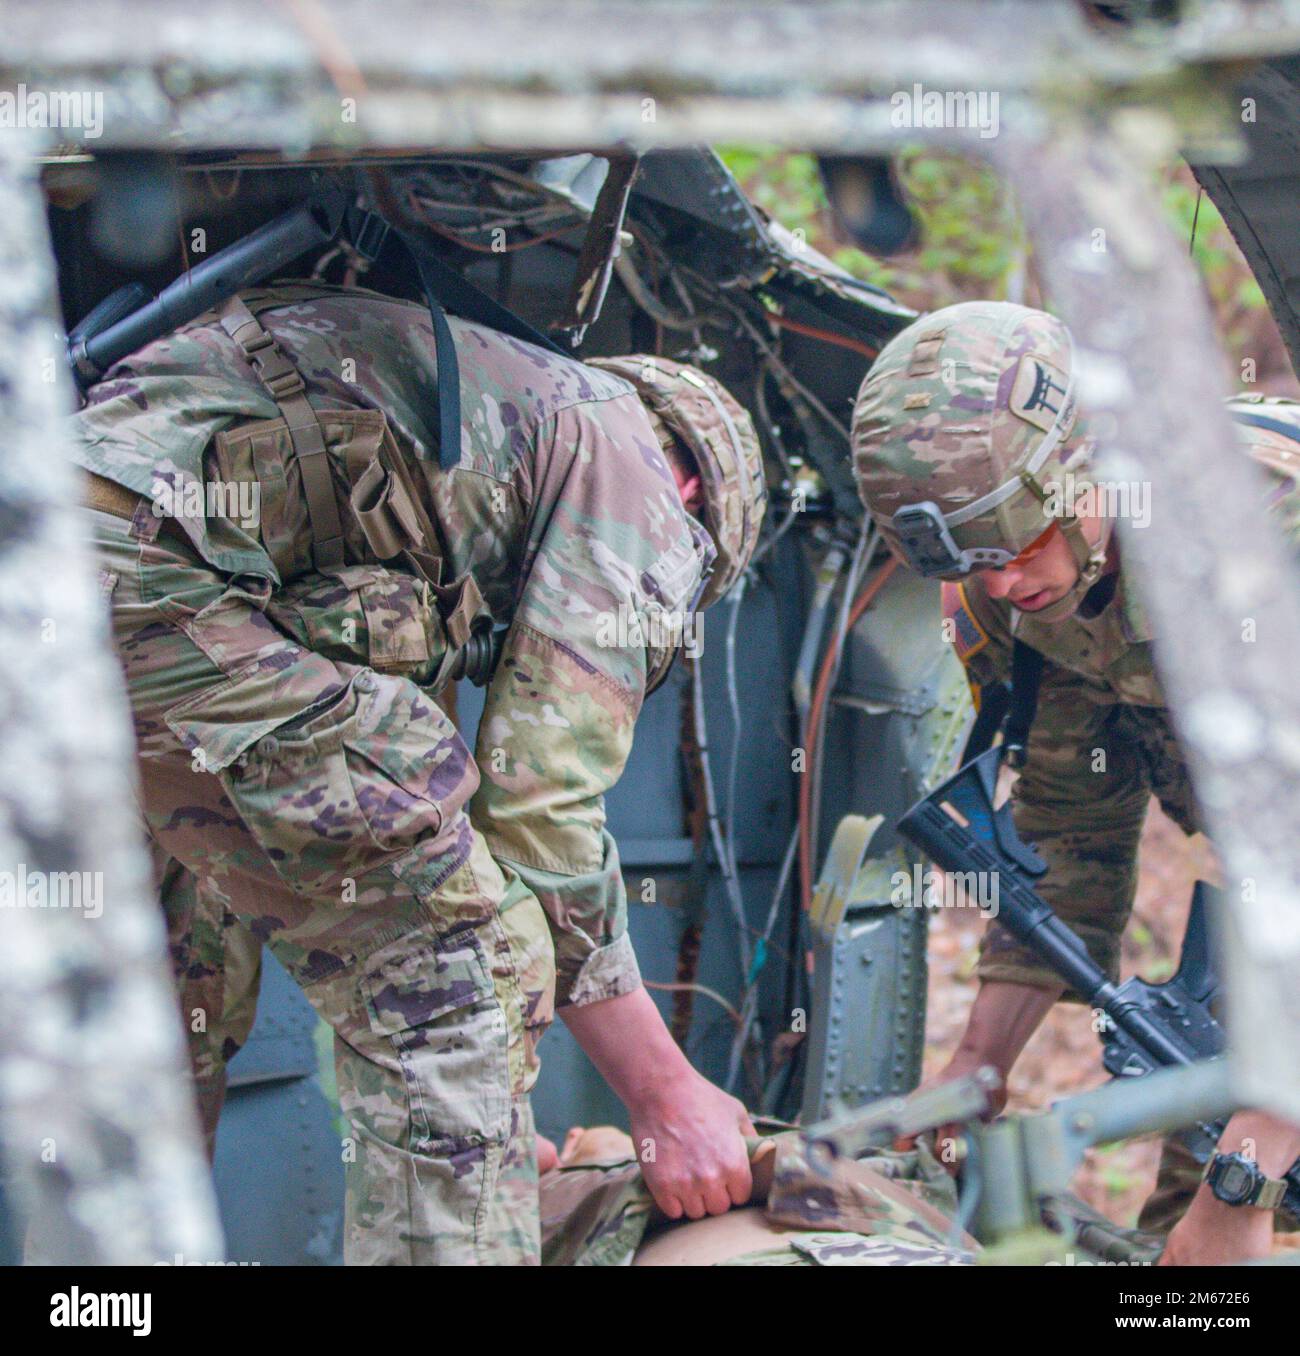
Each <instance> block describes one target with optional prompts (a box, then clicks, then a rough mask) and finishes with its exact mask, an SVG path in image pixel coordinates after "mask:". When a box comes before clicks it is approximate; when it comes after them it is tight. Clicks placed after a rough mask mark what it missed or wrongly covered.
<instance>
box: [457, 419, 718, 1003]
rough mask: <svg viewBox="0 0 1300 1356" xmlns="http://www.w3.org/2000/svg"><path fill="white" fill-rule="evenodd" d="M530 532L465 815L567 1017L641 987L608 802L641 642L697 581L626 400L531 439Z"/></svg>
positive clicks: (651, 446) (653, 445)
mask: <svg viewBox="0 0 1300 1356" xmlns="http://www.w3.org/2000/svg"><path fill="white" fill-rule="evenodd" d="M529 521H530V527H529V538H528V546H527V552H526V556H525V560H524V567H523V570H522V585H521V589H520V593H519V597H518V603H517V606H516V609H515V613H514V616H513V619H512V622H511V626H510V630H509V633H508V635H507V637H506V643H505V648H504V651H503V653H502V657H501V660H500V662H499V664H498V667H497V669H496V672H495V674H494V676H493V680H492V683H491V685H490V687H489V690H488V695H487V702H486V705H485V709H484V713H483V719H482V722H481V723H480V726H479V736H478V745H477V749H476V757H477V761H478V764H479V768H480V772H481V775H482V782H481V786H480V790H479V792H478V794H477V795H476V796H475V798H474V802H473V806H472V809H471V814H472V818H473V821H474V825H475V827H476V828H478V829H479V830H480V832H481V833H482V834H483V835H484V837H485V838H486V839H487V842H488V845H489V846H490V847H491V849H492V852H493V855H494V856H495V857H497V858H498V860H500V861H503V862H506V863H508V864H509V865H510V866H512V867H513V868H514V869H515V870H516V871H517V872H518V873H519V875H520V876H521V877H522V878H523V880H524V881H525V883H526V884H527V885H528V886H529V887H530V888H531V889H532V890H533V892H534V893H535V894H536V895H537V897H538V899H539V900H540V901H541V903H542V906H543V908H544V909H545V910H546V913H547V916H548V918H549V921H550V926H551V935H552V940H553V942H554V946H555V956H556V1000H555V1001H556V1006H557V1007H563V1006H565V1005H568V1004H585V1003H592V1002H596V1001H598V1000H600V999H603V998H613V997H616V996H618V995H620V994H624V993H628V992H631V991H632V990H634V989H636V988H638V987H639V985H640V982H641V980H640V974H639V971H638V968H637V962H636V956H635V953H634V952H633V950H632V944H631V941H630V939H629V937H628V935H627V896H626V891H625V888H624V885H623V878H622V872H621V869H620V864H619V856H618V849H617V846H616V845H615V843H614V840H613V838H612V837H611V836H610V834H609V833H608V831H607V830H606V828H605V802H604V795H605V792H606V790H608V788H609V787H611V786H612V785H613V784H614V783H615V782H616V781H617V780H618V778H619V776H620V775H621V774H622V772H623V767H624V765H625V764H626V762H627V757H628V753H629V751H630V749H631V746H632V734H633V729H634V727H635V724H636V718H637V715H638V714H639V712H640V709H641V703H642V701H643V699H644V695H645V684H646V643H647V640H648V639H650V638H655V639H659V638H662V635H663V634H664V632H663V629H662V628H663V627H665V626H671V624H672V617H673V614H674V613H676V614H677V615H678V616H680V615H681V614H682V613H684V610H685V608H686V607H687V606H688V605H689V602H690V600H691V599H692V597H693V596H694V593H695V590H696V588H697V586H698V582H699V578H700V568H701V567H700V561H699V555H698V553H697V551H696V547H695V538H694V534H693V530H692V526H691V522H690V519H689V518H688V517H687V516H686V514H685V512H684V511H683V509H682V507H681V502H680V499H679V497H678V494H677V490H676V487H675V484H674V482H673V480H672V477H671V475H670V474H669V471H668V468H667V465H666V463H665V462H664V459H663V456H662V453H661V452H660V450H659V446H658V443H657V441H656V440H655V438H654V435H653V432H652V431H651V429H650V425H649V423H648V420H647V418H646V416H645V414H644V412H643V411H642V409H641V405H640V402H639V401H638V400H637V399H636V397H635V396H632V395H628V396H626V397H622V398H619V399H614V400H610V401H606V402H603V403H600V404H595V405H592V406H577V407H574V408H572V409H569V410H565V411H561V412H560V413H559V414H557V415H555V416H553V418H552V419H551V420H550V422H549V424H548V425H547V426H546V427H545V428H544V430H543V432H542V434H541V435H540V436H539V446H538V451H537V457H536V463H535V468H534V484H533V494H532V504H531V508H530V520H529ZM656 628H658V629H656Z"/></svg>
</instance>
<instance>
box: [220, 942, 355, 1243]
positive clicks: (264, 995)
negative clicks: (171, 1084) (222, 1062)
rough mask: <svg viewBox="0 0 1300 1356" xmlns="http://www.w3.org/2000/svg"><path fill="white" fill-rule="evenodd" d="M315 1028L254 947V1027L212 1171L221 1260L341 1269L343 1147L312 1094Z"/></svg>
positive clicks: (325, 1107)
mask: <svg viewBox="0 0 1300 1356" xmlns="http://www.w3.org/2000/svg"><path fill="white" fill-rule="evenodd" d="M317 1024H318V1019H317V1017H316V1014H315V1013H314V1012H313V1011H312V1009H311V1006H310V1005H309V1004H308V1002H307V1000H306V999H305V998H304V997H303V996H302V991H301V990H300V989H299V988H298V986H297V985H296V984H295V983H294V982H293V980H292V979H290V978H289V976H288V974H287V973H286V972H285V970H284V968H283V967H282V966H281V965H280V963H279V962H278V961H277V960H276V959H275V957H274V956H273V955H272V954H271V953H270V951H268V950H266V948H263V950H262V989H261V994H260V997H259V1001H258V1005H257V1021H256V1023H255V1024H254V1026H253V1030H252V1032H251V1033H250V1035H249V1039H248V1043H247V1045H245V1046H244V1048H243V1049H242V1050H241V1051H240V1052H239V1054H238V1055H236V1056H235V1058H234V1059H233V1060H232V1061H231V1063H230V1083H229V1089H230V1090H229V1092H228V1093H227V1096H226V1106H225V1110H224V1111H223V1112H222V1116H221V1124H220V1127H219V1128H218V1131H217V1151H216V1161H215V1163H214V1166H213V1177H214V1180H215V1182H216V1188H217V1200H218V1203H219V1206H220V1210H221V1222H222V1227H223V1228H224V1230H225V1235H226V1257H227V1260H229V1261H232V1262H243V1263H257V1264H259V1265H262V1266H323V1265H331V1264H333V1265H337V1264H338V1263H340V1262H341V1261H342V1243H343V1157H342V1152H343V1147H342V1144H341V1136H340V1134H339V1132H338V1130H337V1128H336V1127H335V1125H334V1115H335V1109H334V1108H333V1107H332V1106H331V1104H330V1102H329V1101H327V1100H326V1097H325V1094H324V1092H323V1090H322V1087H321V1079H320V1075H319V1072H318V1062H317V1055H316V1041H315V1032H316V1028H317Z"/></svg>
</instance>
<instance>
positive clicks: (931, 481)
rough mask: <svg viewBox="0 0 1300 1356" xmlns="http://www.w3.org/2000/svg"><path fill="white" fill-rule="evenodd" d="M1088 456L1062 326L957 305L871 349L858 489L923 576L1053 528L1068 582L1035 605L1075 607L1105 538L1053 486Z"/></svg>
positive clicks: (1083, 465) (1041, 314) (973, 563)
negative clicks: (874, 352)
mask: <svg viewBox="0 0 1300 1356" xmlns="http://www.w3.org/2000/svg"><path fill="white" fill-rule="evenodd" d="M1091 452H1092V443H1091V440H1090V439H1089V438H1088V437H1087V434H1086V430H1085V427H1084V421H1083V419H1082V418H1081V417H1080V415H1079V413H1078V410H1077V408H1076V401H1075V391H1074V346H1073V343H1072V341H1071V338H1070V333H1069V331H1068V330H1067V329H1066V327H1065V325H1064V324H1062V322H1061V321H1059V320H1057V319H1056V317H1055V316H1051V315H1048V314H1047V313H1046V312H1045V311H1035V310H1031V309H1030V308H1028V307H1026V306H1017V305H1013V304H1012V303H1010V302H991V301H973V302H962V303H961V304H960V305H957V306H949V307H946V308H944V309H943V310H940V311H935V312H933V313H931V314H930V315H927V316H924V317H922V318H921V319H920V320H918V321H915V322H914V323H913V324H911V325H909V326H908V327H907V329H905V330H903V331H902V332H901V333H900V334H898V335H896V336H895V337H894V338H893V339H892V340H891V341H890V342H889V343H888V344H887V345H886V346H885V348H884V349H883V350H882V351H881V353H880V356H879V357H878V358H877V359H876V361H875V363H874V364H873V365H872V368H871V370H870V372H868V374H867V376H866V379H865V380H864V381H863V383H862V386H861V389H860V390H859V391H858V398H857V403H856V405H855V407H854V412H853V459H854V468H855V470H856V473H857V480H858V490H859V493H860V494H861V495H862V499H863V502H864V503H865V504H866V506H867V509H868V510H869V512H870V513H871V515H872V517H873V518H874V520H875V522H876V523H877V525H878V526H879V528H880V531H881V534H882V536H883V537H884V538H885V539H886V541H887V542H888V543H889V545H890V546H891V547H892V548H893V550H894V551H895V553H896V554H897V555H899V556H900V557H901V558H902V559H904V560H905V561H907V562H908V564H910V565H912V566H913V567H914V568H915V569H917V570H919V571H920V573H922V574H925V575H929V576H931V577H938V578H947V579H957V578H962V577H963V576H965V575H967V574H969V573H970V572H971V570H973V569H981V568H987V567H990V566H991V567H993V568H1000V567H1001V566H1003V565H1005V564H1007V563H1008V562H1009V561H1011V560H1012V559H1014V557H1015V556H1017V555H1018V554H1019V553H1020V552H1021V551H1023V550H1024V549H1025V548H1026V547H1027V546H1029V545H1031V544H1032V543H1033V542H1035V541H1036V540H1037V539H1038V538H1039V537H1041V536H1042V535H1043V534H1044V533H1045V532H1046V531H1047V530H1048V529H1049V528H1051V527H1053V526H1056V527H1059V528H1060V529H1061V530H1062V532H1063V533H1064V534H1065V537H1066V540H1067V541H1068V543H1069V545H1070V548H1071V551H1072V552H1073V555H1074V559H1075V563H1076V564H1077V565H1078V567H1079V579H1078V581H1077V582H1076V584H1075V586H1074V588H1073V589H1071V590H1070V592H1069V593H1068V594H1067V595H1066V596H1065V597H1064V598H1062V599H1061V600H1059V601H1058V602H1055V603H1053V604H1052V605H1051V606H1050V608H1043V609H1041V610H1039V611H1038V612H1037V613H1036V614H1035V615H1036V616H1037V617H1040V618H1042V619H1043V620H1046V621H1050V620H1053V619H1055V618H1057V617H1062V616H1066V615H1068V614H1069V613H1070V612H1072V611H1073V610H1074V609H1075V608H1076V607H1077V606H1078V603H1079V601H1080V599H1081V598H1082V597H1083V594H1084V593H1086V592H1087V590H1088V589H1089V588H1091V587H1092V585H1093V583H1095V582H1096V580H1097V578H1098V576H1099V575H1100V573H1101V569H1102V566H1103V564H1104V558H1105V541H1106V534H1105V533H1104V532H1103V535H1102V539H1101V541H1099V542H1097V543H1090V542H1088V540H1087V538H1086V537H1085V536H1084V533H1083V530H1082V527H1081V524H1080V523H1079V521H1078V519H1077V518H1075V517H1074V516H1073V515H1072V514H1071V513H1069V512H1068V511H1066V509H1067V507H1068V505H1067V503H1066V501H1065V498H1064V496H1063V495H1062V494H1060V493H1059V492H1058V493H1055V494H1054V493H1053V488H1054V487H1060V486H1063V485H1065V484H1067V483H1069V482H1067V481H1066V479H1065V477H1066V476H1067V475H1068V476H1070V477H1072V479H1073V481H1074V482H1077V483H1078V484H1079V485H1080V487H1082V486H1083V485H1084V483H1086V481H1087V479H1088V466H1089V462H1090V460H1091Z"/></svg>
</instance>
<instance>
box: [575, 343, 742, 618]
mask: <svg viewBox="0 0 1300 1356" xmlns="http://www.w3.org/2000/svg"><path fill="white" fill-rule="evenodd" d="M588 361H589V362H590V363H591V365H592V366H593V367H600V368H603V369H604V370H605V371H607V372H613V373H615V374H616V375H618V376H620V377H623V378H624V379H625V380H627V381H629V382H631V383H632V385H633V386H634V387H635V388H636V393H637V395H639V396H640V397H641V403H642V404H643V405H644V406H645V407H646V409H647V411H648V412H649V413H650V416H651V422H652V423H653V424H654V425H655V432H656V433H657V434H658V436H659V439H660V441H661V442H662V443H663V444H664V446H665V448H667V447H668V446H669V445H670V444H671V443H672V441H673V439H676V440H677V441H678V442H680V443H681V444H682V446H683V447H685V449H686V450H687V452H689V453H690V455H691V456H692V457H693V458H694V460H695V464H696V467H697V469H698V471H699V475H700V483H701V485H702V486H703V489H704V508H703V519H704V526H705V528H706V529H707V530H708V533H709V536H710V537H712V539H713V544H714V546H715V547H716V548H717V557H716V559H715V560H714V562H713V572H712V574H711V575H710V576H709V579H708V582H707V583H706V584H705V586H704V590H703V592H702V593H701V594H700V598H699V601H698V603H697V606H698V607H701V608H705V607H708V606H709V605H710V604H711V603H715V602H717V600H718V599H719V598H721V597H722V596H723V594H725V593H726V592H727V590H728V589H729V588H730V587H731V586H732V585H733V584H734V583H735V582H736V580H737V579H739V578H740V576H741V575H742V574H743V573H744V571H745V567H746V566H747V565H748V564H749V561H750V557H751V556H752V555H753V554H754V547H755V546H756V545H757V544H758V532H759V528H760V527H761V526H762V523H763V510H764V509H765V508H766V506H767V480H766V477H765V476H764V474H763V454H762V450H761V449H760V447H759V442H758V434H757V433H756V432H755V431H754V425H753V422H752V421H751V419H750V417H749V415H748V413H747V412H746V411H745V409H744V408H743V407H742V406H741V405H740V404H738V403H737V401H736V399H735V397H734V396H733V395H732V394H731V393H730V392H729V391H728V390H727V388H726V387H725V386H723V385H722V383H721V382H719V381H717V380H716V379H715V378H713V377H711V376H709V375H707V374H706V373H704V372H701V371H700V370H699V369H698V368H696V367H688V366H687V365H686V364H685V363H675V362H673V361H672V360H671V359H668V358H659V357H655V356H654V355H652V354H645V353H633V354H629V355H628V356H627V357H621V358H591V359H589V360H588Z"/></svg>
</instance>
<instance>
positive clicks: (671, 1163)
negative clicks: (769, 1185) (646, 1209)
mask: <svg viewBox="0 0 1300 1356" xmlns="http://www.w3.org/2000/svg"><path fill="white" fill-rule="evenodd" d="M630 1110H631V1113H632V1140H633V1142H634V1144H635V1145H636V1151H637V1157H638V1158H639V1159H640V1161H641V1172H642V1175H643V1176H644V1177H645V1181H646V1185H647V1186H648V1187H649V1188H650V1191H651V1194H652V1195H653V1196H654V1198H655V1204H656V1205H658V1207H659V1209H660V1210H662V1211H663V1213H664V1214H665V1215H667V1216H668V1218H669V1219H681V1218H682V1217H683V1216H686V1217H687V1218H689V1219H703V1218H704V1216H705V1215H721V1214H723V1213H724V1212H726V1211H727V1210H730V1209H731V1207H732V1206H733V1205H743V1204H744V1203H745V1202H746V1201H747V1200H748V1199H749V1195H750V1192H751V1190H752V1188H753V1180H752V1178H751V1176H750V1171H749V1154H748V1152H747V1149H746V1146H745V1137H746V1136H749V1137H751V1138H752V1137H753V1136H754V1135H755V1134H756V1131H755V1130H754V1127H753V1125H752V1124H751V1123H750V1120H749V1113H748V1112H747V1111H746V1110H745V1108H744V1105H743V1104H742V1103H740V1102H739V1101H737V1100H736V1098H734V1097H732V1096H730V1095H729V1094H728V1093H725V1092H723V1091H722V1089H721V1088H718V1087H715V1086H714V1085H713V1084H712V1083H710V1082H709V1081H708V1079H706V1078H703V1077H701V1076H700V1075H699V1074H697V1073H696V1072H695V1071H694V1070H688V1071H687V1072H685V1073H684V1074H682V1075H680V1076H678V1077H675V1078H673V1079H671V1080H669V1081H667V1082H666V1083H664V1084H663V1085H661V1087H660V1088H658V1089H656V1092H655V1094H654V1096H653V1097H651V1098H649V1099H647V1101H646V1102H645V1103H643V1104H640V1105H638V1106H636V1107H633V1108H630Z"/></svg>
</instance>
